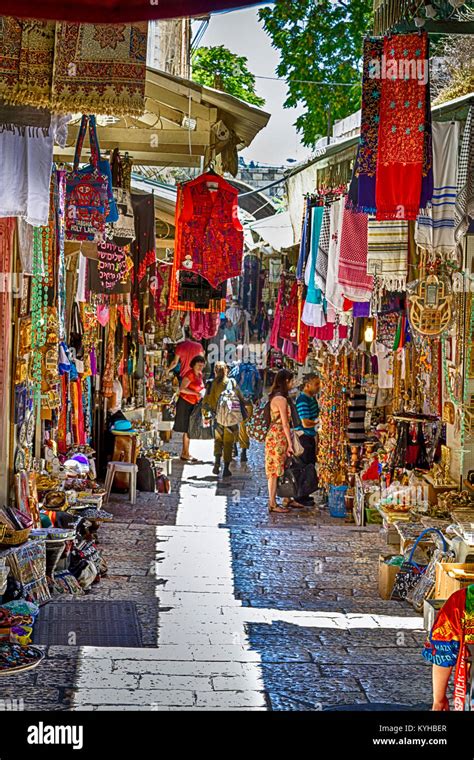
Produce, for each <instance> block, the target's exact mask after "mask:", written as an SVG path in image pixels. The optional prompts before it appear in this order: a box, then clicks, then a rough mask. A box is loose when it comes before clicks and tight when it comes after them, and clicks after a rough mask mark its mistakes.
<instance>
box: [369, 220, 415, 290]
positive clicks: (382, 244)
mask: <svg viewBox="0 0 474 760" xmlns="http://www.w3.org/2000/svg"><path fill="white" fill-rule="evenodd" d="M407 261H408V222H405V221H403V220H399V221H395V220H394V221H391V222H389V221H387V222H379V221H378V220H376V219H375V218H374V217H370V216H369V224H368V249H367V273H368V274H372V275H374V276H376V277H377V281H378V283H379V284H383V285H384V286H385V287H386V289H387V290H395V291H400V290H404V288H405V284H406V278H407V271H408V266H407Z"/></svg>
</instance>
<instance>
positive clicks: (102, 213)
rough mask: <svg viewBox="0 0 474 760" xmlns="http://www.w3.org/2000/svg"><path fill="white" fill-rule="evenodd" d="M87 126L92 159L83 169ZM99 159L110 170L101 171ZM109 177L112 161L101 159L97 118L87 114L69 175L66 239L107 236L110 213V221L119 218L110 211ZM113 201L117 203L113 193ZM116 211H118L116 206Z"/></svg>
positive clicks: (86, 239) (102, 237) (82, 239)
mask: <svg viewBox="0 0 474 760" xmlns="http://www.w3.org/2000/svg"><path fill="white" fill-rule="evenodd" d="M88 126H89V140H90V148H91V159H90V160H91V162H90V164H87V166H85V167H83V168H82V169H79V162H80V158H81V153H82V146H83V144H84V138H85V134H86V130H87V127H88ZM99 162H100V164H101V165H103V164H106V165H107V166H108V167H109V171H108V172H105V173H104V172H102V171H101V167H100V165H99ZM109 176H110V165H109V162H108V161H101V159H100V152H99V146H98V143H97V133H96V129H95V117H94V116H91V117H88V116H86V115H84V116H83V117H82V120H81V126H80V129H79V135H78V138H77V144H76V152H75V155H74V168H73V170H72V171H71V172H68V174H67V175H66V214H65V227H66V230H65V238H66V240H80V241H90V242H92V243H94V242H95V243H97V242H101V241H102V240H103V239H104V237H105V223H106V219H107V217H108V216H109V214H111V221H112V219H114V218H118V213H115V214H114V213H113V209H112V211H111V206H110V198H111V193H112V181H111V177H110V180H109ZM112 202H113V204H115V202H114V201H113V195H112ZM115 212H117V210H116V207H115Z"/></svg>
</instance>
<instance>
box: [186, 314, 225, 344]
mask: <svg viewBox="0 0 474 760" xmlns="http://www.w3.org/2000/svg"><path fill="white" fill-rule="evenodd" d="M220 322H221V317H220V314H215V313H213V312H209V313H208V314H203V313H202V312H192V313H191V314H190V315H189V329H190V331H191V335H192V336H193V338H195V340H197V341H201V340H203V339H209V338H214V337H215V336H216V335H217V332H218V330H219V325H220Z"/></svg>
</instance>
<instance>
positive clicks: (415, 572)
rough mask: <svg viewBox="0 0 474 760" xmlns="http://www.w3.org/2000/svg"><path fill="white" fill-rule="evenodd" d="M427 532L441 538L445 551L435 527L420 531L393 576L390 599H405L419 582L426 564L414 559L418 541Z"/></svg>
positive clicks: (444, 543)
mask: <svg viewBox="0 0 474 760" xmlns="http://www.w3.org/2000/svg"><path fill="white" fill-rule="evenodd" d="M429 533H434V534H435V535H436V536H437V538H438V539H441V544H442V550H443V552H445V551H446V549H447V545H446V541H445V539H444V536H443V534H442V533H441V531H439V530H438V529H437V528H427V529H426V530H424V531H422V532H421V533H420V535H419V536H418V538H417V539H416V541H415V543H414V544H413V546H412V548H411V551H410V554H409V556H408V559H406V560H404V561H403V562H402V564H401V566H400V570H399V571H398V573H397V574H396V576H395V583H394V586H393V591H392V595H391V597H390V598H391V599H397V600H402V601H405V600H406V598H407V596H408V595H409V594H411V592H412V591H413V590H414V588H415V586H416V585H417V584H418V583H419V582H420V580H421V578H422V577H423V575H424V574H425V572H426V568H427V567H428V565H419V564H418V563H417V562H415V561H414V559H413V557H414V555H415V551H416V548H417V546H418V544H419V543H420V541H421V540H422V539H423V538H424V536H426V535H427V534H429Z"/></svg>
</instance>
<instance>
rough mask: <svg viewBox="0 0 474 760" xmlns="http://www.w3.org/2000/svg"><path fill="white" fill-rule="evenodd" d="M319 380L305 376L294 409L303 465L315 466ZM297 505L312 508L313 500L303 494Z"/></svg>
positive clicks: (312, 374)
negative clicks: (298, 423)
mask: <svg viewBox="0 0 474 760" xmlns="http://www.w3.org/2000/svg"><path fill="white" fill-rule="evenodd" d="M319 388H320V380H319V376H318V375H316V374H315V373H311V374H309V375H306V376H305V378H304V385H303V390H302V392H301V393H300V395H299V396H298V398H297V399H296V408H297V410H298V414H299V416H300V419H301V425H299V426H298V427H297V428H296V429H297V430H298V431H302V433H303V435H300V442H301V445H302V446H303V448H304V453H303V454H302V455H301V457H300V458H301V459H302V460H303V462H304V463H305V464H312V465H315V464H316V442H317V425H318V418H319V404H318V402H317V398H316V397H317V395H318V393H319ZM298 501H299V503H301V504H304V505H305V506H312V505H313V504H314V499H313V498H311V496H310V494H305V495H304V496H303V497H302V498H301V499H298Z"/></svg>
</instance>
